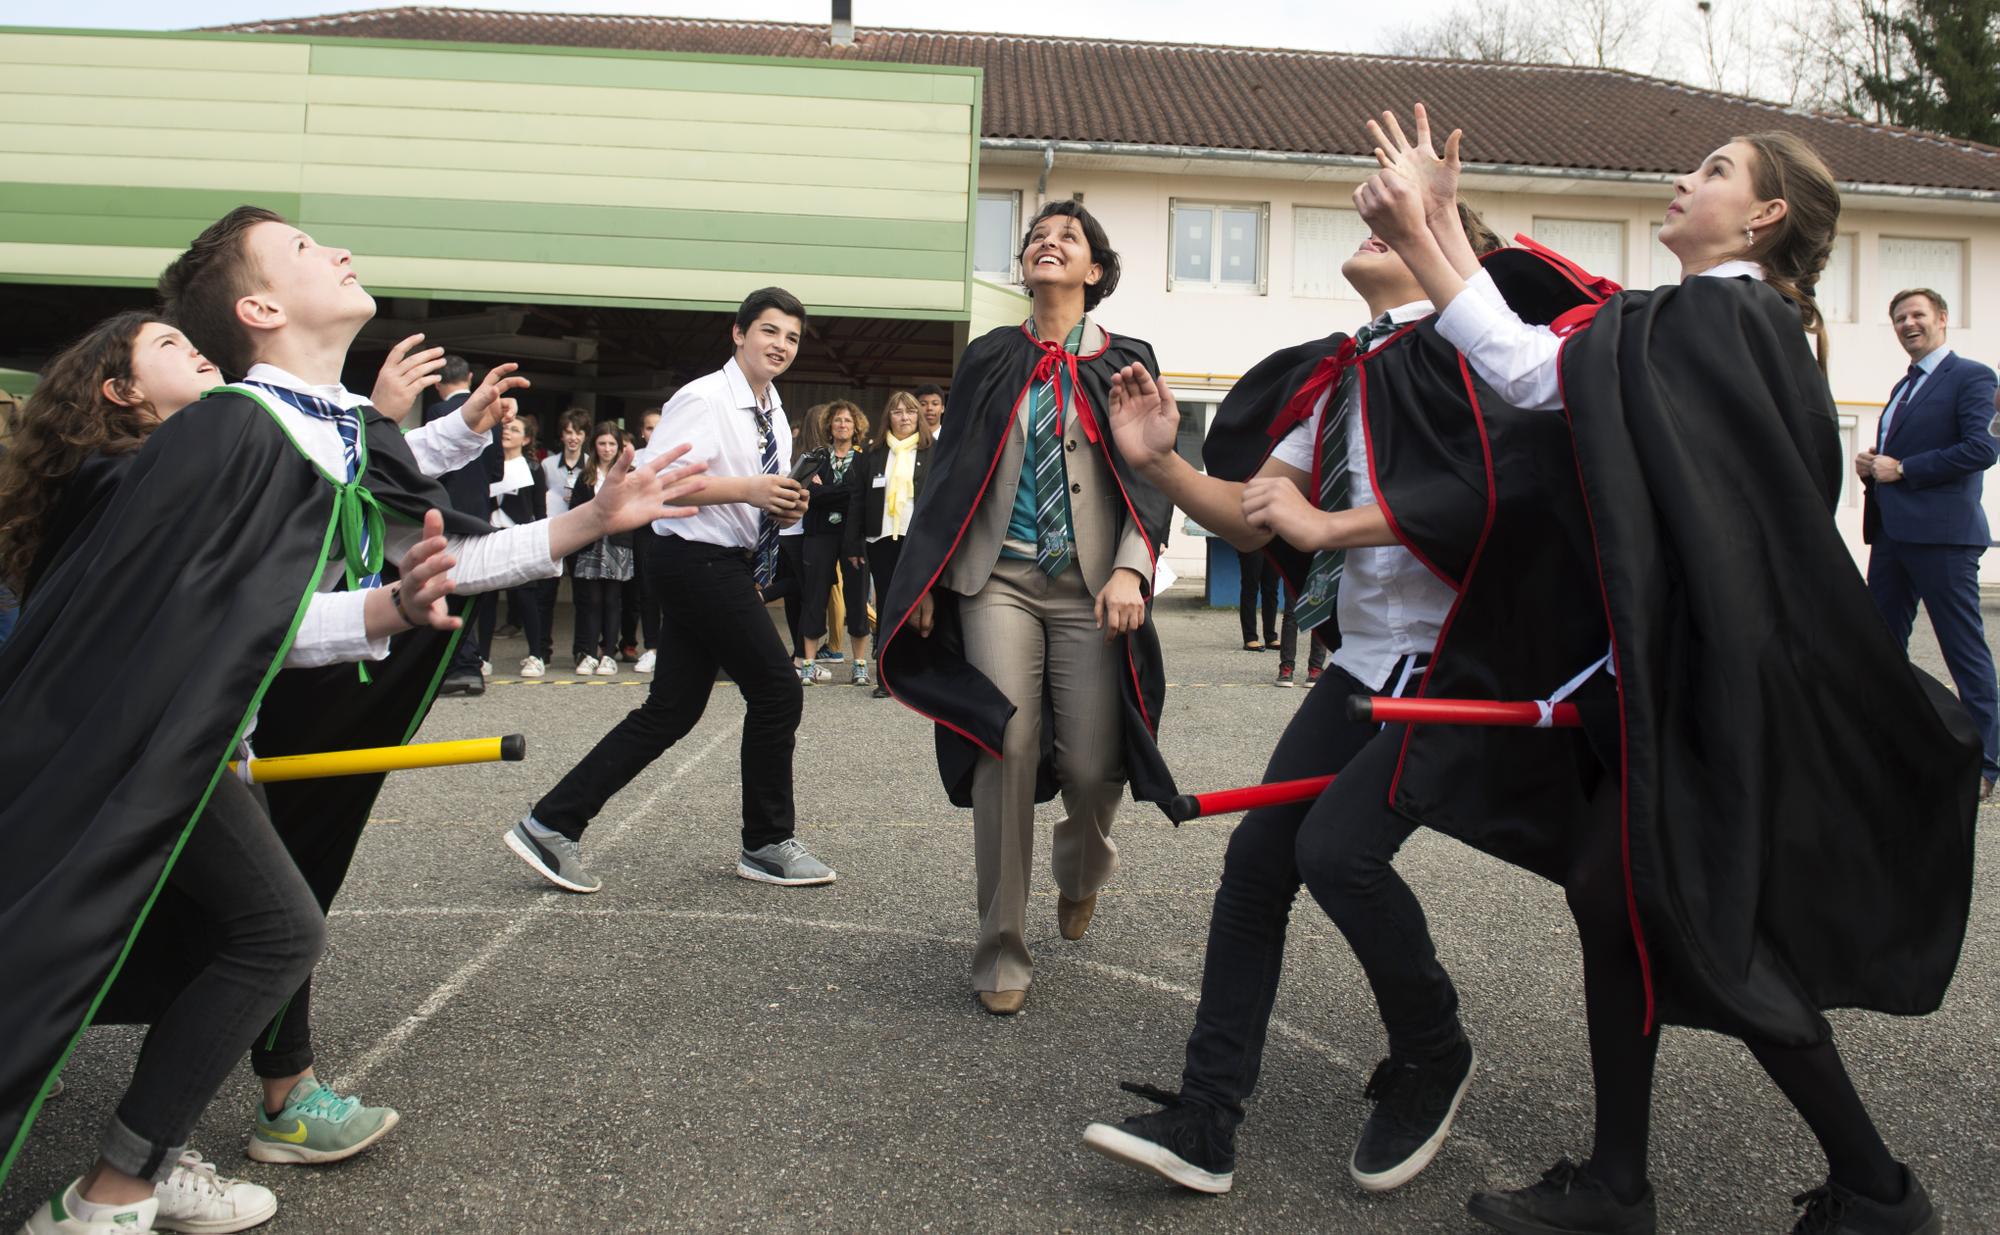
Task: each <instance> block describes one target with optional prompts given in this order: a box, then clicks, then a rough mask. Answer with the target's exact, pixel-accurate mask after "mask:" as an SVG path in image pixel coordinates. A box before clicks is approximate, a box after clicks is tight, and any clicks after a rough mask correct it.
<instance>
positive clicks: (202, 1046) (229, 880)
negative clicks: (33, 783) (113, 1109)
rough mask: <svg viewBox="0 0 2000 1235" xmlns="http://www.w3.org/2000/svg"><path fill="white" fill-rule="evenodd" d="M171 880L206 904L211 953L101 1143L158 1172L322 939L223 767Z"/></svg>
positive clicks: (152, 1037) (303, 897)
mask: <svg viewBox="0 0 2000 1235" xmlns="http://www.w3.org/2000/svg"><path fill="white" fill-rule="evenodd" d="M167 882H168V883H170V884H172V885H173V886H174V888H176V889H177V890H178V891H180V892H181V893H183V894H185V895H186V896H188V897H190V898H192V899H193V900H194V901H195V903H197V904H198V905H200V906H201V909H202V916H203V918H204V920H205V923H206V926H207V928H208V932H209V935H208V942H209V943H210V944H211V946H212V947H213V948H214V952H215V958H214V960H213V961H211V962H210V963H209V965H208V967H207V968H205V969H203V970H202V971H201V972H200V973H199V974H197V975H196V976H195V978H194V979H193V980H192V981H190V982H189V983H188V984H187V985H186V986H184V987H182V988H181V990H180V993H179V994H178V995H176V996H175V997H174V1000H173V1002H172V1003H171V1004H169V1005H168V1006H167V1008H166V1010H165V1011H164V1012H162V1013H161V1014H160V1015H159V1016H157V1017H156V1018H155V1019H154V1021H153V1024H152V1028H151V1029H149V1030H148V1031H147V1033H146V1041H145V1045H144V1046H143V1047H141V1048H140V1051H139V1062H138V1064H137V1065H136V1066H135V1067H134V1068H133V1069H132V1083H131V1085H130V1086H128V1087H127V1088H126V1090H125V1096H124V1098H123V1099H122V1100H120V1102H119V1103H118V1113H117V1116H116V1118H114V1119H113V1120H112V1121H111V1124H110V1125H109V1126H108V1127H107V1128H106V1130H105V1133H104V1137H103V1140H102V1142H101V1144H100V1147H99V1152H100V1153H101V1154H102V1155H103V1157H104V1159H105V1161H107V1162H109V1163H110V1164H111V1165H112V1166H114V1167H116V1168H117V1169H119V1170H121V1171H124V1172H125V1173H126V1174H128V1175H136V1176H138V1177H140V1178H142V1179H154V1180H160V1179H165V1178H166V1176H167V1174H168V1173H169V1172H170V1171H172V1170H173V1166H174V1162H175V1161H176V1159H178V1157H179V1156H180V1151H181V1149H183V1148H184V1147H185V1146H186V1145H187V1139H188V1136H189V1134H190V1133H192V1132H193V1131H194V1125H195V1121H196V1120H197V1119H199V1118H200V1117H201V1113H202V1111H203V1110H205V1109H206V1108H207V1106H208V1104H209V1102H210V1101H211V1100H212V1099H213V1098H214V1097H215V1093H216V1090H218V1089H220V1088H221V1087H222V1082H223V1081H225V1080H227V1079H228V1077H229V1073H230V1070H231V1069H233V1068H234V1067H235V1066H236V1061H237V1060H239V1059H241V1058H242V1057H243V1053H244V1052H245V1051H246V1050H248V1049H249V1048H250V1045H251V1043H252V1042H253V1041H255V1040H256V1039H257V1037H258V1035H259V1031H260V1030H262V1029H263V1027H264V1026H265V1024H266V1023H267V1022H268V1021H270V1019H271V1017H272V1014H273V1013H276V1012H277V1011H278V1010H279V1009H280V1008H281V1007H283V1006H284V1004H285V1002H286V1001H287V1000H288V999H290V998H292V995H293V992H295V991H296V990H298V988H299V986H300V984H301V983H303V982H304V981H305V979H306V977H307V975H309V974H311V973H312V969H313V966H314V965H315V964H317V963H318V962H319V956H320V953H321V952H322V951H323V950H324V949H325V947H326V917H325V915H324V914H323V913H322V911H321V910H320V907H319V902H318V901H317V900H315V899H314V898H313V893H312V889H311V888H310V887H308V886H307V885H306V881H305V877H304V876H303V875H301V874H299V868H298V866H297V864H295V863H294V862H293V861H292V857H291V855H290V854H289V853H287V852H286V851H285V846H284V843H283V842H281V841H280V840H279V839H278V834H277V832H276V831H275V830H274V829H273V828H272V827H271V819H270V816H269V815H268V814H266V813H265V810H264V807H263V805H262V804H261V803H260V802H259V801H258V799H257V797H256V796H255V793H254V791H253V790H252V789H251V788H250V786H248V785H245V784H244V783H243V782H242V781H240V780H237V779H236V778H235V777H233V776H230V775H229V774H227V773H224V774H223V776H222V779H221V780H220V781H218V782H217V783H216V786H215V792H214V793H213V794H212V795H211V796H210V797H209V800H208V806H207V808H206V809H205V810H203V811H202V816H201V820H200V822H198V823H196V824H195V826H194V830H193V831H192V832H191V833H189V835H188V839H187V843H186V844H185V845H183V846H181V852H180V857H179V858H178V859H176V860H175V862H174V868H173V871H172V873H170V874H169V875H168V876H167Z"/></svg>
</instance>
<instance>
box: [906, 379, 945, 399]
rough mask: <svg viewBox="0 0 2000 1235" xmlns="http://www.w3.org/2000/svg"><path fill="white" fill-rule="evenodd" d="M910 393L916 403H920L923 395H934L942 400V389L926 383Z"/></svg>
mask: <svg viewBox="0 0 2000 1235" xmlns="http://www.w3.org/2000/svg"><path fill="white" fill-rule="evenodd" d="M910 393H911V394H913V395H915V396H916V397H917V402H919V403H921V402H923V400H924V396H925V395H936V396H937V397H938V398H940V399H942V398H944V387H942V386H939V385H936V384H935V383H930V382H927V383H925V384H924V385H922V386H919V387H917V388H916V389H915V390H913V391H911V392H910Z"/></svg>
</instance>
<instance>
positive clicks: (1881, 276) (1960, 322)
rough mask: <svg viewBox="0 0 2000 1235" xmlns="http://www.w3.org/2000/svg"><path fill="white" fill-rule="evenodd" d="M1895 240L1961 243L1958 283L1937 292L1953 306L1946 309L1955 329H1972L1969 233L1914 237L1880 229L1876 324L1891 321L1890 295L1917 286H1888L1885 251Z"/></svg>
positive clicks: (1877, 235)
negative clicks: (1966, 234) (1883, 251)
mask: <svg viewBox="0 0 2000 1235" xmlns="http://www.w3.org/2000/svg"><path fill="white" fill-rule="evenodd" d="M1892 240H1911V241H1917V242H1920V243H1931V244H1936V243H1939V242H1943V243H1946V244H1955V245H1957V246H1958V286H1957V287H1955V288H1952V289H1950V290H1946V289H1945V288H1942V287H1940V288H1938V289H1937V291H1938V293H1939V294H1940V295H1942V296H1944V298H1945V299H1946V300H1948V301H1950V302H1951V304H1950V307H1949V308H1947V309H1946V310H1945V311H1946V312H1947V313H1949V314H1950V315H1951V318H1950V320H1951V325H1952V328H1953V329H1956V330H1963V329H1967V328H1969V327H1970V326H1971V325H1972V277H1971V275H1972V269H1971V267H1972V238H1971V237H1969V236H1912V235H1908V234H1898V233H1894V232H1878V233H1876V236H1875V277H1876V278H1877V279H1878V280H1879V281H1880V282H1881V284H1882V288H1881V292H1880V294H1879V295H1877V296H1876V297H1875V308H1874V311H1875V312H1876V313H1879V314H1881V317H1880V318H1879V319H1878V321H1877V322H1876V324H1877V325H1887V324H1889V297H1891V296H1893V295H1895V294H1896V293H1897V292H1900V291H1902V290H1904V288H1905V287H1906V286H1915V284H1905V285H1900V286H1895V287H1891V286H1889V278H1888V276H1887V268H1888V263H1887V262H1885V261H1884V260H1883V255H1882V250H1883V247H1884V246H1885V245H1887V244H1888V243H1889V242H1890V241H1892ZM1855 316H1856V317H1859V316H1860V313H1859V312H1858V311H1857V312H1856V314H1855Z"/></svg>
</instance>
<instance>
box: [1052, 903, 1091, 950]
mask: <svg viewBox="0 0 2000 1235" xmlns="http://www.w3.org/2000/svg"><path fill="white" fill-rule="evenodd" d="M1096 912H1097V893H1095V892H1092V893H1091V894H1090V895H1089V896H1086V897H1084V898H1083V899H1082V900H1080V901H1073V900H1071V899H1070V898H1069V897H1067V896H1064V895H1063V894H1062V893H1060V892H1058V893H1056V925H1057V926H1058V927H1061V928H1062V937H1063V938H1064V939H1067V940H1070V941H1071V942H1075V941H1076V940H1078V939H1081V938H1083V932H1085V931H1087V930H1089V929H1090V919H1091V917H1092V915H1094V914H1096Z"/></svg>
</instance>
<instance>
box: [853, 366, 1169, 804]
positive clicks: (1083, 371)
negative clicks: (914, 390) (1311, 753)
mask: <svg viewBox="0 0 2000 1235" xmlns="http://www.w3.org/2000/svg"><path fill="white" fill-rule="evenodd" d="M1047 355H1048V353H1047V352H1045V351H1044V350H1043V348H1042V346H1041V345H1040V344H1039V343H1037V342H1036V341H1035V339H1034V337H1033V336H1032V335H1030V334H1029V333H1028V332H1027V330H1026V329H1025V328H1024V327H1020V326H1005V327H1000V328H998V329H995V330H992V331H989V332H988V333H987V334H985V335H982V336H981V337H980V338H978V339H975V340H973V342H972V345H971V346H969V347H967V348H966V349H965V355H964V356H963V357H962V358H960V360H959V362H958V369H957V370H956V371H955V372H954V373H953V374H952V380H951V397H950V401H949V402H948V403H947V405H946V408H945V421H944V423H945V424H946V426H947V428H946V431H945V433H944V435H943V438H942V439H941V440H940V441H939V442H938V444H937V445H936V446H935V447H933V448H932V450H931V452H930V461H929V463H928V464H927V465H926V466H927V467H928V469H929V475H928V476H927V477H926V478H925V480H924V490H923V492H922V494H920V495H919V496H918V498H917V508H916V510H915V511H914V512H912V515H911V519H910V531H909V535H908V536H907V537H905V538H904V542H903V554H902V557H901V559H900V560H898V562H897V563H896V576H895V580H894V581H893V582H892V583H891V584H890V587H889V600H888V604H887V605H886V606H885V607H884V608H883V611H882V612H883V619H882V627H883V629H884V630H886V631H887V632H888V633H887V634H886V635H884V636H883V638H882V646H881V648H880V650H879V651H878V652H877V654H876V659H877V664H876V670H877V672H878V673H879V674H880V675H881V679H882V684H883V685H884V686H885V687H887V688H888V690H889V693H890V694H892V695H894V696H895V697H896V699H897V700H898V701H899V702H901V703H903V704H905V705H906V706H908V707H910V708H912V709H914V710H915V711H917V712H920V713H922V714H923V715H924V716H925V717H927V718H928V719H930V720H931V721H933V722H935V724H936V727H937V754H938V774H939V776H940V777H941V778H942V779H943V781H944V787H945V791H946V793H947V794H949V795H950V798H951V801H952V803H953V804H954V805H956V806H970V805H971V804H972V771H973V768H974V766H975V765H976V764H977V763H978V759H979V755H980V752H981V751H984V752H986V753H987V754H991V755H993V756H995V757H996V758H997V757H998V756H999V753H1000V739H1001V735H1002V734H1003V733H1004V732H1005V731H1006V728H1007V721H1008V719H1009V718H1010V717H1012V716H1013V714H1014V705H1013V704H1012V703H1010V702H1008V700H1007V697H1006V696H1005V695H1004V694H1002V693H1001V692H1000V688H999V687H997V686H995V685H994V684H993V682H992V681H991V680H990V679H989V678H987V677H986V675H985V674H983V673H981V672H979V670H977V669H975V668H973V667H972V665H971V664H969V663H968V662H967V661H966V659H965V642H964V638H963V635H962V634H961V632H960V628H959V620H958V597H957V595H956V594H955V593H952V592H949V591H947V590H945V589H943V588H938V587H936V583H937V579H938V576H939V575H940V574H942V573H943V572H944V568H945V564H946V563H947V562H949V561H950V560H951V555H952V554H953V553H955V552H956V551H957V549H958V543H959V540H960V538H961V537H962V536H963V535H964V533H965V529H966V526H967V525H968V524H969V523H970V522H971V521H972V514H973V511H974V510H976V509H977V508H978V505H979V503H980V501H981V500H983V499H984V498H985V496H986V490H987V488H988V487H989V486H990V485H991V483H992V480H993V472H994V469H995V468H996V467H997V466H998V465H999V462H1000V454H1001V451H1002V449H1003V448H1004V447H1005V446H1006V444H1007V436H1006V435H1007V431H1008V427H1009V426H1010V425H1011V424H1012V423H1013V419H1014V415H1015V409H1016V407H1017V405H1018V404H1019V403H1020V401H1021V400H1022V399H1023V398H1025V397H1026V395H1027V392H1028V387H1029V384H1030V382H1031V380H1032V379H1033V377H1034V373H1035V367H1036V366H1037V365H1039V364H1041V363H1042V361H1043V359H1044V357H1045V356H1047ZM1129 364H1143V365H1145V366H1146V369H1147V371H1148V372H1150V373H1152V374H1153V375H1154V378H1155V380H1158V376H1159V365H1158V362H1157V361H1155V360H1154V359H1153V349H1152V348H1151V347H1150V346H1148V345H1147V344H1145V343H1142V342H1140V341H1139V340H1137V339H1127V338H1121V337H1119V336H1116V335H1113V334H1111V333H1110V332H1109V331H1106V332H1105V346H1104V347H1103V349H1102V350H1100V351H1098V352H1097V353H1095V354H1094V355H1089V356H1078V357H1076V358H1075V370H1074V372H1075V376H1076V389H1075V391H1074V392H1073V393H1074V398H1073V399H1071V400H1070V402H1069V403H1068V405H1067V406H1066V408H1065V415H1073V416H1080V417H1082V418H1083V423H1084V425H1085V433H1086V435H1087V436H1088V438H1089V439H1090V441H1091V442H1092V444H1093V446H1094V447H1095V448H1096V449H1097V450H1099V451H1100V452H1102V453H1103V455H1104V458H1105V460H1106V461H1107V462H1108V463H1109V465H1110V467H1111V469H1112V473H1113V475H1114V476H1115V477H1116V478H1117V483H1118V486H1119V489H1120V490H1121V491H1122V494H1123V497H1124V503H1123V505H1124V512H1123V515H1122V518H1121V521H1120V524H1119V526H1120V527H1121V528H1122V527H1124V526H1125V522H1124V520H1136V521H1137V522H1138V524H1139V526H1140V528H1141V529H1142V530H1143V531H1144V533H1145V536H1146V547H1147V552H1148V554H1149V555H1150V556H1152V557H1153V559H1154V560H1155V561H1157V560H1158V558H1159V554H1160V552H1161V550H1162V549H1163V548H1164V547H1165V546H1166V543H1167V531H1168V525H1169V521H1170V519H1171V518H1172V516H1173V504H1172V503H1171V502H1169V501H1168V500H1167V498H1166V495H1165V494H1163V493H1161V492H1160V491H1159V490H1158V489H1156V488H1154V487H1153V486H1152V485H1150V484H1148V483H1147V482H1146V481H1145V480H1143V479H1141V478H1140V477H1139V476H1138V474H1137V473H1135V472H1134V471H1133V470H1132V469H1131V468H1130V467H1128V466H1127V465H1126V463H1125V459H1124V456H1122V455H1120V454H1119V453H1118V448H1117V446H1116V445H1114V444H1113V442H1112V440H1111V424H1110V420H1109V418H1108V414H1109V409H1110V406H1111V379H1112V377H1113V376H1114V375H1115V374H1116V373H1117V372H1118V371H1119V370H1120V369H1123V368H1124V367H1125V366H1126V365H1129ZM1146 587H1147V590H1148V591H1149V592H1150V590H1151V588H1152V580H1150V579H1148V580H1147V581H1146ZM926 595H932V596H933V597H934V600H935V610H934V617H933V621H934V623H935V625H934V626H933V628H932V631H931V634H930V637H929V638H922V637H920V636H918V635H917V633H916V631H915V630H913V629H908V627H909V622H910V615H911V613H912V612H913V611H914V610H915V609H916V607H917V602H918V601H920V600H921V599H923V597H924V596H926ZM1120 642H1121V643H1122V644H1123V645H1124V653H1125V666H1124V672H1122V673H1120V674H1119V688H1120V695H1121V697H1122V699H1123V703H1124V712H1125V724H1124V757H1125V779H1126V782H1127V783H1128V784H1130V785H1131V787H1132V796H1133V798H1134V799H1136V800H1138V801H1142V802H1166V801H1170V800H1171V799H1172V798H1173V797H1174V794H1175V789H1174V780H1173V775H1172V774H1171V773H1170V772H1168V770H1167V765H1166V761H1165V760H1163V759H1162V758H1161V757H1160V750H1159V746H1158V745H1157V743H1156V741H1155V737H1154V735H1155V733H1156V732H1157V730H1158V728H1159V723H1160V709H1161V706H1162V705H1163V703H1164V702H1165V699H1166V678H1165V675H1164V669H1163V666H1162V662H1161V658H1160V639H1159V634H1158V632H1157V631H1155V629H1154V627H1153V616H1152V605H1151V599H1150V596H1149V598H1148V603H1147V611H1146V622H1145V625H1143V626H1141V627H1140V628H1139V629H1138V630H1137V631H1135V632H1133V633H1132V634H1130V635H1126V636H1124V637H1123V638H1122V639H1121V640H1120ZM1054 740H1055V726H1054V725H1053V724H1046V723H1045V724H1044V725H1043V726H1042V760H1041V766H1040V769H1039V772H1038V774H1037V777H1036V789H1035V797H1036V800H1037V801H1047V800H1049V799H1050V798H1053V797H1054V796H1055V794H1056V792H1057V782H1056V776H1055V765H1054V746H1053V743H1054Z"/></svg>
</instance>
